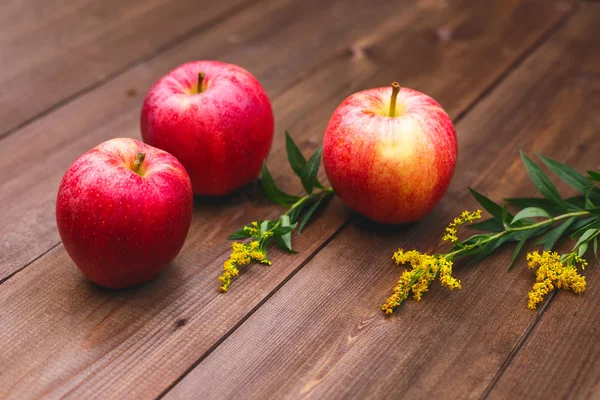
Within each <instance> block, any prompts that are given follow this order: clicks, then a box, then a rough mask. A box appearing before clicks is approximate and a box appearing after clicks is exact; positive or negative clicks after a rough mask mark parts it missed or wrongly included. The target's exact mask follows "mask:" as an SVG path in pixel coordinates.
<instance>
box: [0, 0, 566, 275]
mask: <svg viewBox="0 0 600 400" xmlns="http://www.w3.org/2000/svg"><path fill="white" fill-rule="evenodd" d="M366 3H367V1H363V2H362V3H360V4H359V3H357V10H361V12H362V13H363V14H365V13H366V14H365V15H359V14H358V13H347V14H345V15H342V14H340V12H341V11H340V7H341V1H337V2H332V3H330V5H329V6H328V7H326V8H325V9H323V7H322V6H321V5H319V3H318V2H307V3H302V2H296V1H292V0H273V1H268V2H262V3H257V4H256V5H255V6H253V7H250V8H249V9H247V10H246V11H245V12H242V13H240V14H238V15H235V16H233V17H232V18H230V19H228V20H227V21H225V22H224V23H223V24H220V25H218V26H215V27H213V28H212V29H210V30H208V31H206V32H203V33H202V34H198V35H196V36H194V37H192V38H189V39H188V40H187V41H185V42H183V43H181V44H180V45H178V46H176V47H175V48H173V49H172V50H170V51H168V52H166V53H165V54H163V55H161V56H159V57H157V58H155V59H153V60H151V61H150V62H148V63H143V64H140V65H138V66H136V67H135V68H133V69H131V70H130V71H128V72H127V73H125V74H123V75H121V76H118V77H116V78H115V79H114V80H111V81H109V82H107V83H106V84H105V85H103V86H102V87H101V88H99V89H97V90H95V91H93V92H91V93H88V94H86V95H84V96H82V97H80V98H78V99H77V100H76V101H73V102H72V103H70V104H68V105H66V106H64V107H61V108H60V109H58V110H56V111H55V112H53V113H51V114H50V115H48V116H46V117H44V118H42V119H40V120H38V121H36V122H35V123H32V124H31V125H28V126H27V127H25V128H24V129H22V130H20V131H18V132H15V133H14V134H13V135H11V136H9V137H6V138H4V140H2V141H1V143H2V145H1V146H0V159H2V163H3V167H4V168H3V169H2V170H1V171H0V185H1V186H2V192H1V193H0V204H1V208H0V237H2V240H3V243H2V245H3V251H2V252H1V253H0V280H1V279H2V278H5V277H6V276H8V275H9V274H11V273H13V272H14V271H17V270H18V269H20V268H21V267H22V266H23V265H26V264H27V263H29V262H31V261H32V260H34V259H35V258H36V257H37V256H39V255H40V254H41V253H43V252H44V251H46V250H48V249H49V248H51V247H52V246H54V245H56V244H57V243H58V242H59V237H58V232H57V230H56V225H55V217H54V202H55V195H56V191H57V188H58V185H59V183H60V179H61V178H62V174H63V173H64V171H65V170H66V169H67V168H68V166H69V164H70V163H71V162H72V161H73V160H74V159H75V158H76V157H77V156H79V155H80V154H82V153H83V152H85V151H87V150H89V149H90V148H92V147H94V146H95V145H97V144H98V143H100V142H102V141H104V140H107V139H110V138H114V137H123V136H127V137H135V138H139V137H140V134H139V122H138V119H139V110H140V108H141V103H142V101H143V97H144V95H145V91H146V90H147V89H148V88H149V87H150V86H151V85H152V83H154V81H156V80H157V79H158V78H160V77H161V76H162V75H164V74H165V73H167V72H168V71H169V70H171V69H172V68H174V67H176V66H177V65H179V64H181V63H183V62H186V61H188V60H190V59H196V58H218V59H220V60H223V61H229V62H234V63H236V64H239V65H243V66H245V67H246V68H247V69H249V70H250V71H251V72H253V73H254V74H256V76H257V77H258V78H259V79H260V80H261V82H262V83H263V84H264V86H265V88H266V90H267V92H268V94H269V95H270V96H271V98H276V97H277V96H279V95H280V94H281V93H282V92H283V91H284V90H285V89H286V88H288V87H290V86H293V85H294V84H296V83H297V82H299V81H300V80H302V79H303V77H304V76H306V75H305V74H306V73H307V71H310V70H311V68H314V67H315V66H316V65H318V64H319V63H322V62H324V61H325V60H328V59H329V58H331V57H332V55H334V56H335V54H336V51H341V52H343V49H346V48H348V47H350V46H351V45H352V44H353V43H354V42H355V41H357V40H359V39H360V38H362V37H365V35H367V34H368V35H370V36H373V37H377V34H379V35H385V34H390V30H391V29H392V27H395V28H396V29H400V30H401V29H402V28H403V27H404V26H405V25H406V24H408V23H411V22H414V21H415V20H416V19H417V18H418V17H419V16H420V15H423V14H424V13H425V12H427V11H426V10H423V9H421V8H419V7H416V6H414V5H413V6H409V7H406V8H405V14H403V16H404V17H403V19H401V20H399V21H394V23H391V21H392V18H391V17H389V16H387V11H389V8H388V7H389V5H387V4H386V5H385V6H384V5H381V6H379V7H368V6H367V4H366ZM399 3H400V2H398V3H397V4H399ZM361 4H362V6H361ZM318 11H324V12H318ZM365 17H369V18H370V19H369V21H370V20H377V21H380V22H381V24H380V25H378V26H377V27H372V26H371V23H367V22H366V20H365V19H364V18H365ZM555 17H556V16H555ZM265 20H268V21H273V22H272V23H271V24H266V23H264V22H263V21H265ZM326 20H329V24H328V25H326V24H325V22H326ZM314 26H320V27H321V29H314V28H313V27H314ZM392 32H394V31H393V30H392ZM223 38H225V39H226V40H225V42H224V41H223ZM267 38H268V40H267ZM325 39H327V40H325ZM317 42H323V43H322V45H320V46H318V48H316V49H314V50H312V49H313V48H315V44H316V43H317ZM274 49H280V50H278V51H276V52H275V51H273V50H274ZM311 50H312V51H311ZM308 53H310V54H311V57H305V56H302V55H304V54H308ZM267 59H268V60H269V62H265V60H267ZM131 92H136V93H137V96H133V97H132V96H130V95H129V93H131ZM297 105H300V104H297ZM280 110H284V111H280ZM296 110H297V109H295V108H291V107H285V106H283V107H282V106H279V107H275V115H276V118H277V120H278V122H279V123H278V125H277V132H278V134H279V135H278V138H279V139H281V136H282V134H283V129H282V125H281V122H284V123H285V125H284V126H285V127H286V128H289V127H290V125H289V123H288V122H286V120H284V119H282V118H281V117H280V115H281V113H284V112H286V111H294V112H297V111H296ZM299 117H302V113H298V114H297V115H296V116H295V119H294V120H297V119H298V118H299ZM313 134H314V132H313ZM320 134H321V132H318V134H317V136H314V138H315V141H314V145H313V146H312V148H313V149H314V148H315V147H316V145H317V143H318V141H317V138H318V137H319V135H320ZM277 143H279V145H280V144H281V141H279V142H276V144H275V146H278V144H277ZM33 144H35V145H33Z"/></svg>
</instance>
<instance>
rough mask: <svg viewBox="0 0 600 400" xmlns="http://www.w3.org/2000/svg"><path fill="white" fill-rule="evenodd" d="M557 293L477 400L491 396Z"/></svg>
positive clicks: (546, 304) (552, 294) (554, 293)
mask: <svg viewBox="0 0 600 400" xmlns="http://www.w3.org/2000/svg"><path fill="white" fill-rule="evenodd" d="M557 292H558V290H554V291H553V292H552V293H551V294H550V297H549V298H548V300H547V301H546V303H544V306H543V307H542V309H541V310H540V311H539V312H538V313H537V315H536V316H535V318H534V319H533V321H531V322H530V323H529V326H527V329H525V332H523V334H522V335H521V337H520V338H519V340H518V341H517V343H516V344H515V345H514V347H513V348H512V350H511V351H510V353H509V354H508V356H507V357H506V359H505V360H504V362H503V363H502V365H501V366H500V369H498V371H497V372H496V374H495V375H494V377H493V378H492V380H491V381H490V383H489V384H488V386H487V387H486V388H485V390H484V391H483V393H482V394H481V397H479V400H485V399H487V398H488V397H489V395H490V394H491V392H492V390H493V389H494V387H495V386H496V384H497V383H498V381H499V380H500V378H501V377H502V375H504V372H505V371H506V370H507V369H508V367H509V365H510V364H511V363H512V361H513V360H514V358H515V357H516V356H517V354H518V353H519V351H520V350H521V348H522V347H523V345H524V344H525V342H526V341H527V339H528V338H529V336H530V335H531V333H532V332H533V330H534V329H535V327H536V326H537V324H538V322H539V321H540V320H541V319H542V316H543V315H544V314H545V313H546V310H547V309H548V307H550V304H552V301H553V300H554V298H555V297H556V293H557Z"/></svg>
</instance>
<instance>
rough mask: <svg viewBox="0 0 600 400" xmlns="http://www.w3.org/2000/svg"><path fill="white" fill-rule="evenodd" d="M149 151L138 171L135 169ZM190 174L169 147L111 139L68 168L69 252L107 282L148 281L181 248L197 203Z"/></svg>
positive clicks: (65, 236)
mask: <svg viewBox="0 0 600 400" xmlns="http://www.w3.org/2000/svg"><path fill="white" fill-rule="evenodd" d="M138 153H144V154H146V157H145V159H144V162H143V164H142V168H143V171H142V172H141V174H142V175H143V176H140V175H139V174H137V173H136V172H134V171H133V170H132V166H133V163H134V161H135V159H136V156H137V154H138ZM192 197H193V195H192V186H191V181H190V178H189V176H188V174H187V172H186V170H185V168H184V167H183V165H182V164H181V163H180V162H179V161H178V160H177V159H176V158H175V157H173V156H172V155H171V154H169V153H167V152H165V151H162V150H159V149H157V148H154V147H152V146H149V145H147V144H145V143H143V142H140V141H137V140H134V139H129V138H123V139H112V140H109V141H106V142H104V143H101V144H100V145H98V146H97V147H95V148H93V149H92V150H90V151H88V152H87V153H85V154H83V155H82V156H80V157H79V158H78V159H77V160H75V162H74V163H73V164H72V165H71V166H70V167H69V169H68V170H67V171H66V172H65V175H64V177H63V179H62V182H61V184H60V187H59V190H58V196H57V200H56V222H57V226H58V231H59V234H60V237H61V239H62V241H63V244H64V246H65V249H66V250H67V253H68V254H69V256H70V257H71V258H72V259H73V261H74V262H75V264H76V265H77V267H79V269H80V270H81V272H82V273H83V274H84V275H85V276H86V277H87V278H88V279H90V280H91V281H93V282H96V283H97V284H99V285H101V286H105V287H108V288H123V287H128V286H132V285H136V284H140V283H143V282H145V281H148V280H150V279H152V278H154V277H155V276H156V275H158V274H159V273H160V272H161V271H162V270H163V269H164V268H165V267H166V266H167V265H168V264H169V263H170V262H171V261H172V260H173V259H174V258H175V257H176V256H177V254H178V253H179V251H180V250H181V248H182V247H183V244H184V242H185V238H186V236H187V233H188V230H189V227H190V224H191V219H192V207H193V198H192Z"/></svg>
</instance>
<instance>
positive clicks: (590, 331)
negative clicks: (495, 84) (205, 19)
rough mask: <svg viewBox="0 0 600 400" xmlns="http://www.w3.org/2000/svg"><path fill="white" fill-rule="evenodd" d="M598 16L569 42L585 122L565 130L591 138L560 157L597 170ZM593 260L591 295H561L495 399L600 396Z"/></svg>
mask: <svg viewBox="0 0 600 400" xmlns="http://www.w3.org/2000/svg"><path fill="white" fill-rule="evenodd" d="M598 18H600V4H586V5H584V6H583V9H582V10H581V14H580V15H579V16H578V19H577V20H574V21H573V24H575V23H577V24H578V25H577V26H575V27H573V29H571V30H570V31H569V32H570V35H571V38H570V40H569V39H566V41H567V43H570V44H572V46H571V47H570V48H569V57H573V58H574V59H573V60H572V61H570V62H569V64H571V69H570V70H569V72H568V74H565V76H564V78H563V79H564V80H567V81H569V87H568V89H567V90H566V91H565V92H564V94H563V96H561V99H562V101H563V102H565V103H567V102H574V103H575V104H574V105H572V106H569V109H573V111H571V112H572V116H570V118H571V119H573V120H576V119H579V120H580V121H579V122H576V123H575V124H574V125H573V126H564V129H565V131H567V132H572V133H573V134H574V135H575V134H577V135H580V134H583V135H584V136H585V137H587V140H574V139H575V138H574V137H573V138H572V139H570V140H569V141H565V142H564V143H567V144H572V145H570V146H565V148H563V149H562V150H561V151H560V152H559V153H558V154H560V155H561V156H563V155H567V156H568V157H571V158H578V157H582V156H583V157H584V158H585V160H586V162H587V164H585V163H583V162H578V163H579V165H581V167H586V168H588V169H590V168H591V169H594V170H600V160H599V159H598V157H597V154H598V151H599V148H598V147H599V140H598V138H599V136H600V116H599V115H598V113H593V112H586V110H591V109H598V108H599V107H600V51H599V50H600V46H598V44H597V43H589V42H588V41H587V40H585V39H584V38H585V37H586V36H587V37H588V39H590V38H592V37H594V36H595V37H598V35H600V28H598V26H597V21H598ZM588 35H589V36H588ZM575 38H580V39H579V40H577V39H575ZM588 46H589V47H588ZM590 253H591V252H590ZM588 259H590V260H593V261H594V262H593V263H591V264H592V265H593V264H596V265H593V266H592V267H589V268H586V270H585V273H584V275H585V276H586V279H587V289H586V291H585V293H584V294H583V295H582V296H576V295H573V294H570V293H564V292H560V293H558V295H557V296H556V297H555V298H554V300H553V301H552V304H550V306H549V307H548V310H547V311H546V313H545V314H544V317H543V318H542V319H541V321H540V323H539V324H537V325H536V327H535V328H534V329H533V331H532V332H531V334H530V335H529V336H528V338H527V341H526V342H525V344H524V345H523V347H522V348H521V349H520V351H519V352H518V353H517V355H516V356H515V357H514V359H512V360H511V362H510V364H508V365H507V368H506V370H505V371H501V375H500V376H499V380H498V383H497V384H496V385H495V386H494V387H493V388H492V390H491V391H490V396H489V398H490V399H502V398H517V397H519V398H529V399H547V398H574V399H597V398H600V341H599V340H598V339H599V338H600V312H599V311H598V310H599V309H600V269H599V268H598V265H597V263H596V262H595V260H594V258H593V255H592V254H588Z"/></svg>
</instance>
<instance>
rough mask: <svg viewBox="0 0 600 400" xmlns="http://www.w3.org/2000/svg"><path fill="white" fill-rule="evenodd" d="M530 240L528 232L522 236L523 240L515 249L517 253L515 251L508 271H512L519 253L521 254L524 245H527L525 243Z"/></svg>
mask: <svg viewBox="0 0 600 400" xmlns="http://www.w3.org/2000/svg"><path fill="white" fill-rule="evenodd" d="M528 238H529V236H528V232H525V233H524V234H523V236H521V240H519V243H518V244H517V247H515V251H513V254H512V258H511V260H510V264H508V268H507V269H506V270H507V271H510V270H511V268H512V267H513V265H514V264H515V260H516V259H517V257H518V256H519V253H520V252H521V249H522V248H523V245H525V242H527V239H528Z"/></svg>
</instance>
